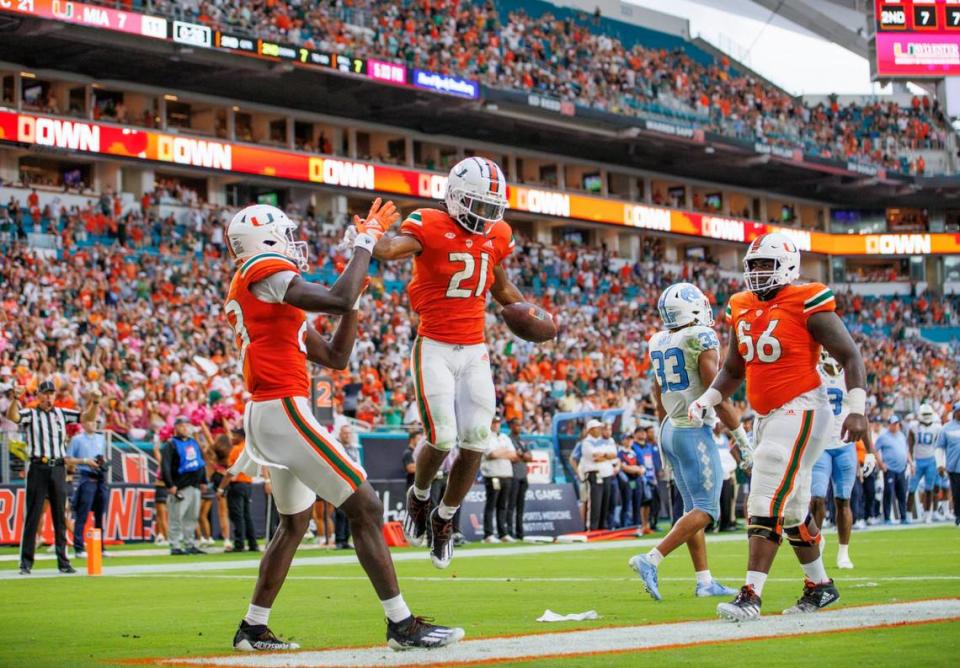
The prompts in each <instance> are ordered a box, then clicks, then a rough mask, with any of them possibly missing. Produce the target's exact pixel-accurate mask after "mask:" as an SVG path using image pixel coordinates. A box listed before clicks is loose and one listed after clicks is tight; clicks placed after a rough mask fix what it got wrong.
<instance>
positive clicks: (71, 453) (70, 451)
mask: <svg viewBox="0 0 960 668" xmlns="http://www.w3.org/2000/svg"><path fill="white" fill-rule="evenodd" d="M76 456H77V437H76V436H74V437H73V438H71V439H70V445H68V446H67V457H70V458H71V459H72V458H75V457H76Z"/></svg>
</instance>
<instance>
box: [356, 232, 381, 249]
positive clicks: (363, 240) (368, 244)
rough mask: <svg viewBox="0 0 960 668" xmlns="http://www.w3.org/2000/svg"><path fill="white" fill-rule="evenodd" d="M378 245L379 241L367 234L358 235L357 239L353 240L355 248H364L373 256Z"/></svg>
mask: <svg viewBox="0 0 960 668" xmlns="http://www.w3.org/2000/svg"><path fill="white" fill-rule="evenodd" d="M376 245H377V240H376V239H374V238H373V236H371V235H369V234H367V233H366V232H364V233H362V234H358V235H357V238H356V239H354V240H353V247H354V248H362V249H363V250H365V251H368V252H369V253H370V254H373V247H374V246H376Z"/></svg>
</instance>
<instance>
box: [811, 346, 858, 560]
mask: <svg viewBox="0 0 960 668" xmlns="http://www.w3.org/2000/svg"><path fill="white" fill-rule="evenodd" d="M819 370H820V377H821V378H822V379H823V387H824V389H826V391H827V400H828V401H829V402H830V408H831V410H832V411H833V426H832V427H831V429H830V436H829V440H828V441H827V446H826V449H825V450H824V451H823V454H822V455H820V459H818V460H817V463H816V464H815V465H814V467H813V482H812V484H811V488H810V495H811V497H812V498H811V499H810V513H811V514H812V515H813V519H814V520H815V521H816V523H817V526H822V525H823V518H824V517H825V516H826V514H827V502H826V497H827V486H828V485H829V484H830V481H831V479H832V480H833V500H834V503H835V504H836V508H837V536H838V540H839V545H838V547H837V568H853V562H852V561H850V532H851V530H852V529H853V511H852V510H851V508H850V495H851V494H852V493H853V485H854V482H856V478H857V469H858V468H859V464H858V463H857V444H856V443H849V442H844V441H843V439H842V438H841V437H840V433H841V432H842V430H843V422H844V420H846V418H847V414H848V413H849V412H850V408H849V403H850V402H849V394H848V393H847V386H846V384H845V383H844V381H843V376H842V375H841V371H842V369H841V368H840V365H839V364H838V363H837V360H835V359H833V357H831V356H830V353H828V352H827V351H826V350H821V351H820V369H819ZM864 444H865V445H866V446H867V451H868V452H872V451H873V443H872V442H871V440H870V430H869V429H868V430H867V434H866V438H865V440H864ZM823 542H824V541H823V539H822V538H821V540H820V546H821V548H822V547H823ZM822 551H823V550H822V549H821V552H822Z"/></svg>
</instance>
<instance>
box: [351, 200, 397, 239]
mask: <svg viewBox="0 0 960 668" xmlns="http://www.w3.org/2000/svg"><path fill="white" fill-rule="evenodd" d="M398 220H400V212H399V211H397V206H396V204H394V203H393V202H392V201H390V200H387V201H386V202H382V200H381V199H380V198H379V197H378V198H377V199H375V200H373V204H372V205H370V212H369V213H367V217H366V219H361V218H360V216H354V217H353V225H354V227H356V228H357V234H369V235H370V236H372V237H373V238H374V240H377V241H379V240H380V237H382V236H383V233H384V232H386V231H387V230H388V229H390V228H391V227H392V226H393V225H395V224H396V222H397V221H398Z"/></svg>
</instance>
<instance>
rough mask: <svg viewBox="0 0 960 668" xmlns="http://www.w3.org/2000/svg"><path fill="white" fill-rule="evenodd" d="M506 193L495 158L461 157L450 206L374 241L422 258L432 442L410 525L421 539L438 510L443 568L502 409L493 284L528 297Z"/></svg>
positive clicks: (435, 529) (417, 368) (418, 289)
mask: <svg viewBox="0 0 960 668" xmlns="http://www.w3.org/2000/svg"><path fill="white" fill-rule="evenodd" d="M506 195H507V186H506V182H505V180H504V178H503V172H502V171H501V170H500V167H498V166H497V165H496V163H494V162H493V161H491V160H487V159H486V158H480V157H475V158H467V159H466V160H461V161H460V162H459V163H457V164H456V165H455V166H454V168H453V169H452V170H450V176H449V179H448V181H447V190H446V196H445V201H446V211H442V210H440V209H417V210H416V211H414V212H413V213H411V214H410V215H409V216H407V218H406V219H405V220H404V221H403V223H402V225H401V226H400V233H399V234H398V235H396V236H384V237H383V238H382V239H381V240H380V241H379V242H377V245H376V247H375V248H374V251H373V256H374V257H375V258H377V259H380V260H396V259H401V258H408V257H413V258H414V260H413V280H411V281H410V284H409V285H408V286H407V291H408V293H409V295H410V305H411V306H412V307H413V310H414V311H416V312H417V313H418V314H419V316H420V327H419V330H418V336H417V340H416V343H414V346H413V360H412V362H413V366H412V373H413V380H414V386H415V388H416V399H417V405H418V408H419V412H420V420H421V422H423V429H424V434H425V436H426V439H427V443H428V447H425V448H422V449H421V451H420V455H419V456H418V457H417V472H416V479H415V481H414V483H413V486H412V487H411V488H410V489H409V490H408V491H407V515H406V519H405V521H404V531H405V532H406V534H407V539H408V540H409V541H410V542H411V543H413V544H414V545H422V544H423V543H424V541H425V538H426V535H427V522H428V520H429V522H430V529H431V544H430V556H431V559H432V560H433V564H434V566H436V567H437V568H446V567H447V566H448V565H449V564H450V560H451V558H452V557H453V516H454V513H456V511H457V509H458V508H459V507H460V504H461V503H462V502H463V498H464V497H465V496H466V495H467V492H468V491H470V487H471V486H472V485H473V482H474V480H475V479H476V476H477V471H478V470H479V468H480V457H481V455H482V454H483V451H484V450H485V449H486V447H487V442H488V440H489V439H490V423H491V420H492V418H493V415H494V412H495V410H496V394H495V391H494V387H493V374H492V373H491V371H490V356H489V353H488V352H487V346H486V344H485V342H484V341H485V337H484V324H485V322H484V314H485V310H486V304H487V293H490V294H491V295H492V296H493V298H494V299H495V300H496V301H497V302H498V303H499V304H501V305H503V306H506V305H508V304H513V303H515V302H519V301H523V295H521V294H520V291H519V290H518V289H517V288H516V286H514V285H513V283H511V282H510V279H509V278H508V277H507V273H506V271H504V269H503V267H502V266H501V264H500V263H501V262H502V261H503V259H504V258H505V257H507V256H508V255H509V254H510V253H511V252H512V251H513V247H514V242H513V233H512V232H511V230H510V226H509V225H508V224H507V223H506V222H505V221H504V220H503V212H504V209H505V208H506V206H507V196H506ZM454 444H458V445H459V446H460V454H459V456H458V457H457V460H456V461H455V462H454V464H453V468H452V469H451V471H450V475H449V478H448V479H447V489H446V492H445V493H444V495H443V499H442V500H441V501H440V504H439V505H438V506H437V508H435V509H433V511H432V512H431V508H430V483H431V482H432V481H433V478H434V476H435V475H436V473H437V470H438V469H439V468H440V465H441V464H442V463H443V460H444V459H445V458H446V456H447V453H448V452H449V450H450V449H451V448H452V447H453V446H454Z"/></svg>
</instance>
